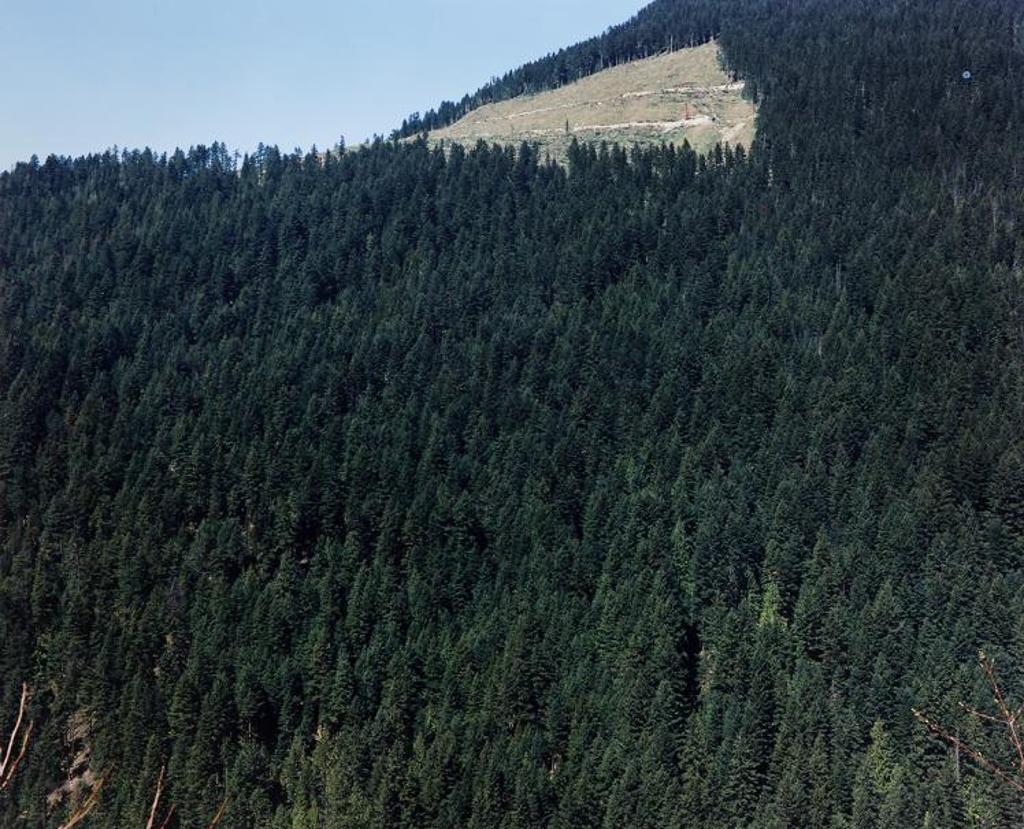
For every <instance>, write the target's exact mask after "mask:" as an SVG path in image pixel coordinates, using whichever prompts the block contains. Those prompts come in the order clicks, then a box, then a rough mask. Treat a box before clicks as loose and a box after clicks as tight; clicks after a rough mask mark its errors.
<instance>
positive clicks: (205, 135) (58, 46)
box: [0, 0, 645, 169]
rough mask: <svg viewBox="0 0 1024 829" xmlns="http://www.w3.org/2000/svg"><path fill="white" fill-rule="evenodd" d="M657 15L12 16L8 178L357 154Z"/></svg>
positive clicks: (399, 3) (450, 4)
mask: <svg viewBox="0 0 1024 829" xmlns="http://www.w3.org/2000/svg"><path fill="white" fill-rule="evenodd" d="M644 2H645V0H515V2H505V3H502V2H494V1H493V0H491V2H486V0H390V2H386V1H385V0H378V2H372V0H365V1H364V2H354V1H353V0H335V1H334V2H328V0H306V2H301V0H300V2H297V3H294V4H282V3H274V4H270V3H262V2H259V0H247V2H241V0H162V2H153V0H131V1H130V2H129V0H3V2H0V44H2V45H0V169H7V168H9V167H11V166H12V165H13V164H14V163H15V162H16V161H21V160H27V159H28V158H29V157H30V156H31V155H32V154H33V153H35V154H36V155H38V156H39V157H40V158H45V157H46V156H47V155H49V154H51V153H56V154H60V155H81V154H83V153H87V152H91V151H97V150H103V149H106V148H107V147H111V146H114V145H117V146H120V147H143V146H149V147H152V148H153V149H155V150H160V151H162V150H170V149H173V148H174V147H176V146H184V147H187V146H189V145H191V144H200V143H205V144H209V143H210V142H212V141H215V140H218V141H223V142H225V143H226V144H227V145H228V147H229V148H230V149H232V150H234V149H238V150H240V151H242V152H245V151H247V150H251V149H252V148H254V147H255V146H256V144H258V143H259V142H260V141H262V142H264V143H266V144H277V145H279V146H280V147H281V148H282V149H284V150H291V149H294V148H295V147H302V148H303V149H308V148H309V147H310V146H312V145H313V144H316V145H317V146H318V147H327V146H331V145H333V144H334V143H335V142H336V141H337V140H338V138H339V137H340V136H342V135H344V136H345V138H346V140H347V141H348V142H349V143H350V144H351V143H356V142H358V141H361V140H363V139H364V138H367V137H369V136H370V135H372V134H374V133H380V134H387V133H388V132H390V130H391V129H393V128H394V127H396V126H398V125H399V124H400V123H401V120H402V118H403V117H405V116H406V115H408V114H409V113H410V112H413V111H416V110H421V111H422V110H426V109H430V108H431V107H432V106H434V105H435V104H437V103H439V102H440V101H441V100H442V99H445V98H447V99H454V98H458V97H461V96H462V95H463V94H464V93H465V92H469V91H472V90H474V89H476V88H477V87H479V86H480V85H481V84H482V83H484V82H485V81H487V80H488V79H489V78H490V77H491V76H492V75H500V74H502V73H503V72H504V71H505V70H507V69H511V68H513V67H515V66H518V65H519V64H520V63H523V62H524V61H526V60H530V59H532V58H535V57H540V56H542V55H544V54H547V53H548V52H550V51H553V50H555V49H558V48H559V47H561V46H565V45H568V44H569V43H572V42H575V41H577V40H579V39H581V38H583V37H586V36H589V35H592V34H597V33H599V32H601V31H603V30H604V29H605V28H607V27H608V26H609V25H612V24H614V23H619V22H621V21H622V20H625V19H626V18H628V17H629V16H631V15H632V14H633V13H634V12H636V11H637V10H638V9H639V8H640V7H641V6H642V5H644Z"/></svg>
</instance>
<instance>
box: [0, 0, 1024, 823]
mask: <svg viewBox="0 0 1024 829" xmlns="http://www.w3.org/2000/svg"><path fill="white" fill-rule="evenodd" d="M712 7H714V8H718V4H717V3H715V4H711V3H698V2H692V3H691V2H686V3H678V4H675V5H673V4H671V3H667V2H659V3H657V4H655V5H654V6H652V7H651V8H650V10H649V11H648V12H645V14H644V16H643V18H642V19H643V21H645V22H644V23H643V27H646V28H642V31H644V32H648V33H653V34H651V35H650V37H648V35H647V34H645V35H644V42H649V43H651V44H654V45H652V47H651V48H656V45H657V44H660V45H664V43H662V42H661V41H658V40H657V38H658V37H661V38H663V39H664V38H665V37H669V38H672V37H674V35H673V32H678V31H679V29H678V28H673V27H674V26H676V24H678V25H679V26H682V27H689V29H688V30H689V31H691V32H693V33H694V37H695V38H696V39H700V37H704V36H705V35H711V34H717V35H718V36H719V37H720V38H721V42H722V44H723V48H724V49H725V52H726V55H727V57H728V59H729V62H730V66H731V67H733V68H734V69H735V71H737V72H739V73H741V74H742V75H744V76H745V77H746V78H747V79H748V81H749V82H750V83H751V84H752V86H753V87H755V88H756V89H757V91H758V92H757V94H758V96H759V98H761V103H760V116H759V118H760V122H759V136H758V139H757V141H756V142H755V146H754V147H753V148H751V151H750V152H749V153H748V152H746V151H745V150H744V151H741V150H739V149H735V150H734V149H732V148H720V149H719V150H717V151H716V152H713V153H711V154H710V155H709V156H707V157H698V156H696V155H695V154H694V153H693V152H692V151H690V149H689V148H687V147H682V148H674V147H667V148H660V149H645V150H633V151H629V150H626V149H623V148H619V147H611V148H609V147H602V148H598V149H594V148H588V147H582V146H576V147H574V148H573V150H572V153H571V155H570V163H569V166H568V169H563V168H561V167H559V166H557V165H553V164H548V163H544V162H542V161H541V160H540V159H538V158H537V153H536V151H535V150H533V149H531V148H530V147H528V146H523V147H521V148H519V149H518V150H515V149H512V148H498V147H488V146H484V145H482V144H481V145H479V146H478V147H477V148H476V149H474V150H472V151H469V152H467V151H464V150H462V149H460V148H457V147H456V148H453V149H452V150H451V151H450V153H448V154H445V153H442V152H440V151H432V150H430V149H429V148H428V147H427V146H426V145H425V143H423V142H411V143H408V144H400V143H388V142H381V141H379V142H376V143H375V144H373V145H372V146H370V147H367V148H363V149H360V150H358V151H354V152H334V153H328V154H317V153H312V152H311V153H309V154H307V155H304V156H303V155H301V154H298V153H296V154H293V155H284V154H281V153H280V152H279V151H278V150H276V149H274V148H264V149H261V150H260V151H259V152H258V153H257V154H255V155H254V156H251V157H248V158H246V159H245V160H244V161H242V162H241V164H236V162H235V160H234V159H233V158H232V157H231V156H229V154H228V153H227V151H226V150H225V148H224V147H222V146H219V145H215V146H213V147H210V148H203V147H199V148H195V149H193V150H191V151H189V152H187V153H185V152H177V153H175V154H174V155H172V156H169V157H164V156H160V157H158V156H155V155H154V154H153V153H151V152H149V151H139V152H125V153H122V154H114V153H106V154H103V155H96V156H90V157H87V158H82V159H77V160H70V159H61V158H50V159H48V160H47V161H45V162H43V163H37V162H35V161H33V162H32V163H28V164H22V165H19V166H18V167H17V168H16V169H15V170H13V171H12V172H9V173H5V174H2V175H0V643H2V644H0V711H12V710H14V708H15V706H16V701H17V694H18V693H19V691H20V683H21V681H22V680H23V679H24V680H26V681H28V682H29V683H30V685H31V686H32V688H33V689H34V691H35V693H34V696H33V702H32V707H33V711H32V716H33V718H34V720H35V722H36V731H35V737H34V742H33V745H32V748H31V751H30V754H29V756H28V761H27V764H26V766H25V767H24V769H23V770H21V772H20V776H19V778H18V780H17V783H16V786H15V787H14V789H13V790H12V791H11V793H10V795H9V797H10V798H11V800H10V801H9V802H5V803H4V804H3V806H2V808H0V826H2V827H7V826H15V825H18V826H22V825H28V826H44V825H48V823H47V821H48V819H49V817H48V815H47V813H46V812H47V806H46V795H47V794H49V793H50V792H52V791H54V790H55V789H57V787H58V786H60V785H61V783H63V782H64V781H65V780H66V779H67V777H68V775H69V774H70V773H81V770H82V769H81V768H77V771H75V770H74V769H72V764H73V761H74V760H75V758H76V756H77V757H78V758H79V760H78V761H77V762H78V764H79V765H81V764H82V763H84V764H85V765H86V766H87V767H88V768H89V769H91V770H92V771H93V772H94V773H101V772H104V771H106V770H108V769H111V768H114V775H113V777H112V778H111V782H110V783H109V785H108V788H107V789H106V790H105V791H104V795H103V798H102V802H101V805H100V807H99V808H98V809H97V812H96V814H95V817H94V818H93V819H94V820H95V821H97V823H102V825H110V826H121V825H126V826H127V825H141V823H142V821H141V820H140V817H141V816H142V815H143V814H144V812H145V808H146V803H147V800H148V795H149V792H150V791H151V785H152V782H151V781H153V780H155V778H156V775H157V773H158V770H159V768H160V766H161V765H162V764H164V763H166V764H167V771H168V793H167V798H168V800H167V802H168V803H170V802H173V803H175V804H176V805H177V807H178V815H179V816H180V825H181V826H186V827H191V826H202V825H205V821H207V820H208V819H209V816H210V815H211V814H212V813H213V812H214V810H215V809H216V808H217V806H218V804H219V803H220V802H221V801H222V799H223V798H224V796H225V794H227V795H229V796H230V806H229V809H228V812H227V814H226V816H225V822H224V824H223V825H230V826H270V827H312V826H332V827H334V826H338V827H346V826H351V827H361V828H362V827H395V826H416V827H454V826H459V827H481V829H482V828H483V827H487V829H492V827H508V828H509V829H512V827H535V826H551V827H559V829H561V828H562V827H566V829H567V828H568V827H594V829H603V827H620V826H630V827H633V826H637V827H640V826H650V827H665V826H669V827H696V828H697V829H700V828H701V827H708V828H709V829H710V828H711V827H738V826H743V827H748V826H752V827H773V829H774V827H780V829H781V827H807V829H812V827H813V828H814V829H817V827H821V826H829V825H833V826H864V827H868V826H870V827H876V826H886V827H888V826H893V827H907V826H925V825H933V826H940V825H943V826H944V825H970V821H974V822H975V824H976V825H984V822H985V821H988V822H989V824H988V825H991V823H992V821H994V820H995V821H998V820H1003V819H1007V818H1006V816H1007V815H1012V814H1019V804H1014V803H1013V802H1012V799H1011V798H1010V797H1009V795H1008V794H1007V793H1006V792H1003V791H1000V790H999V789H998V788H997V787H995V786H993V785H991V784H989V783H988V782H987V781H986V780H985V779H984V778H983V777H979V776H978V775H976V774H974V773H973V772H972V770H971V769H970V768H969V767H968V766H967V764H966V763H962V764H961V765H960V766H957V765H956V763H955V760H954V759H953V758H951V757H950V756H949V755H948V754H947V752H946V751H945V748H944V747H943V746H942V745H936V744H935V743H934V742H933V741H929V740H927V739H925V738H924V737H923V735H921V734H920V733H919V731H918V730H917V729H916V727H915V725H914V722H913V719H912V717H911V713H910V708H911V706H912V705H923V704H926V703H927V704H928V705H932V706H936V708H937V709H938V710H942V711H947V712H948V711H952V710H954V708H953V706H954V703H955V702H956V701H957V700H958V699H960V698H965V697H966V698H967V699H968V701H971V699H972V698H973V696H974V695H975V694H982V693H984V687H983V686H982V687H979V688H977V689H975V688H974V658H975V657H974V655H975V654H976V652H977V650H978V647H979V645H981V644H986V645H987V646H988V649H989V650H990V651H991V652H992V653H993V655H994V657H995V658H996V659H997V661H999V660H1002V661H1004V662H1005V664H1007V665H1010V664H1016V665H1020V664H1024V659H1022V653H1021V647H1022V643H1024V634H1022V628H1021V623H1020V620H1021V619H1022V618H1024V585H1022V578H1021V576H1022V567H1021V564H1022V553H1024V536H1022V526H1024V525H1022V518H1021V516H1022V508H1021V497H1020V493H1019V492H1018V491H1016V490H1017V489H1019V487H1018V486H1017V484H1018V483H1019V481H1020V480H1022V475H1024V472H1022V469H1024V464H1022V462H1021V458H1022V457H1024V439H1022V437H1021V435H1020V430H1019V424H1018V419H1019V418H1018V413H1019V412H1020V411H1022V410H1024V393H1022V392H1024V385H1022V383H1021V380H1022V373H1021V356H1020V355H1021V354H1022V353H1024V349H1022V346H1024V331H1022V329H1021V325H1020V319H1021V317H1020V312H1021V308H1022V307H1024V294H1022V292H1021V287H1020V286H1021V264H1020V263H1021V261H1022V255H1024V250H1022V249H1021V248H1020V242H1019V240H1018V236H1019V232H1018V229H1019V228H1020V227H1021V226H1022V223H1024V196H1022V194H1024V168H1022V167H1021V166H1020V164H1019V158H1020V157H1021V150H1022V139H1024V123H1022V120H1024V110H1022V108H1021V106H1020V101H1022V100H1024V95H1022V94H1021V93H1022V92H1024V90H1022V89H1021V83H1022V81H1021V79H1022V78H1024V55H1022V53H1021V51H1020V49H1019V48H1018V41H1017V40H1016V39H1015V38H1014V36H1013V33H1014V32H1016V31H1017V28H1016V26H1017V24H1018V23H1019V19H1018V14H1017V11H1016V9H1015V8H1014V5H1013V4H1011V3H1010V2H1009V0H1006V1H1005V2H1004V0H982V2H981V3H980V4H979V3H972V4H963V3H960V2H954V0H930V2H928V3H925V2H923V0H922V2H918V0H901V2H896V3H889V2H886V3H882V2H874V0H860V1H859V2H853V3H845V4H837V3H834V2H831V0H794V2H786V3H778V2H774V0H737V2H735V3H734V4H732V5H731V7H730V12H729V15H728V19H727V20H723V19H721V17H720V16H719V15H718V13H717V12H716V13H714V14H711V13H710V12H708V9H709V8H712ZM666 10H671V14H669V15H668V17H662V16H661V15H663V14H668V11H666ZM639 19H640V18H638V20H639ZM659 21H660V22H659ZM672 21H675V22H672ZM635 25H640V24H639V23H636V24H635ZM638 31H640V30H639V29H635V28H634V29H631V28H629V26H627V27H626V28H625V29H623V30H622V33H625V34H622V33H620V34H622V36H623V37H625V36H626V35H630V36H635V35H636V34H637V32H638ZM655 35H657V37H655ZM617 37H618V35H617ZM634 40H635V37H634ZM624 42H625V41H624ZM645 48H646V47H645ZM574 54H583V53H582V52H577V53H574ZM622 57H623V59H628V57H629V56H628V55H623V56H622ZM581 65H582V64H581ZM967 65H969V66H971V67H973V71H974V78H975V80H974V81H973V82H972V83H971V84H970V85H965V83H964V81H963V80H962V79H961V74H962V70H963V67H964V66H967ZM531 71H532V70H531ZM581 71H585V70H581ZM544 72H545V73H547V70H546V69H545V70H544ZM542 75H543V77H542V79H541V80H540V81H538V83H549V82H551V76H550V75H549V74H544V73H542ZM514 91H515V90H514V89H513V87H512V86H510V87H509V88H508V94H513V92H514ZM502 94H504V93H502ZM1006 677H1007V683H1008V685H1009V689H1008V690H1009V691H1010V693H1011V695H1012V696H1015V697H1017V696H1020V695H1021V694H1020V691H1021V690H1022V688H1024V684H1022V682H1024V675H1022V674H1021V673H1020V671H1019V670H1018V671H1017V673H1016V674H1013V673H1012V672H1009V671H1008V672H1007V674H1006ZM975 701H976V700H975ZM4 726H5V723H3V722H0V731H3V730H4ZM971 736H972V739H973V738H974V737H976V736H978V735H971ZM978 738H979V739H981V738H980V736H978ZM83 758H84V759H83ZM7 796H8V795H7V794H5V795H4V797H7ZM67 807H68V804H67V802H66V801H65V802H62V803H58V804H57V806H56V807H55V810H56V811H57V812H61V813H62V810H65V809H66V808H67ZM50 817H52V816H50ZM51 822H52V821H51Z"/></svg>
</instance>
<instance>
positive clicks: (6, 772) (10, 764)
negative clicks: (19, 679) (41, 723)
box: [0, 683, 35, 791]
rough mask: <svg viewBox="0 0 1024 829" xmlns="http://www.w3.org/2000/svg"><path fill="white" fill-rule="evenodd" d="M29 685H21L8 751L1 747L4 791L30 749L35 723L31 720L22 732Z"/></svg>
mask: <svg viewBox="0 0 1024 829" xmlns="http://www.w3.org/2000/svg"><path fill="white" fill-rule="evenodd" d="M28 697H29V693H28V685H27V684H26V683H22V685H21V701H20V702H19V703H18V716H17V718H16V719H15V721H14V729H13V730H12V731H11V736H10V739H9V740H8V741H7V751H6V752H4V751H3V750H2V749H0V791H3V790H4V789H6V788H7V787H8V786H10V785H11V781H12V780H13V779H14V773H15V772H16V771H17V770H18V766H20V765H21V761H22V760H23V759H24V758H25V752H27V751H28V745H29V741H30V740H31V739H32V726H33V725H34V724H35V723H32V722H30V723H29V724H28V726H27V727H26V728H25V730H24V732H22V724H23V723H24V721H25V711H26V710H27V709H28ZM19 737H20V739H21V745H20V748H19V749H18V753H17V754H15V753H14V752H15V748H16V747H17V746H18V739H19Z"/></svg>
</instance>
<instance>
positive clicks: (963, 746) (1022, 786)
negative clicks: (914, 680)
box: [911, 708, 1024, 792]
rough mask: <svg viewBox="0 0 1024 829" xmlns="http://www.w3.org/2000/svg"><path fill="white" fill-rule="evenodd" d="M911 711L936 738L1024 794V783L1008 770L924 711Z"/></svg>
mask: <svg viewBox="0 0 1024 829" xmlns="http://www.w3.org/2000/svg"><path fill="white" fill-rule="evenodd" d="M911 710H912V711H913V712H914V716H915V717H917V719H918V720H920V722H921V723H923V724H924V726H925V727H926V728H927V729H928V730H929V731H931V732H932V734H934V735H935V736H936V737H940V738H941V739H943V740H945V741H946V742H947V743H949V744H950V745H952V746H953V747H954V748H958V749H960V750H961V751H962V752H963V753H964V754H966V755H967V756H968V757H970V758H971V759H972V760H974V762H975V763H977V764H978V765H979V766H981V767H982V768H984V769H986V770H987V771H989V772H990V773H991V774H993V775H994V776H995V777H998V778H999V779H1000V780H1002V781H1003V782H1004V783H1006V784H1008V785H1010V786H1012V787H1013V788H1015V789H1017V791H1019V792H1024V782H1022V781H1021V780H1019V779H1017V778H1016V777H1014V775H1013V774H1011V773H1010V772H1008V771H1006V769H1004V768H1002V767H1001V766H999V765H998V764H997V763H995V762H994V761H992V760H989V759H988V757H986V756H985V755H984V754H983V753H982V752H981V751H979V750H978V749H976V748H974V747H973V746H971V745H969V744H968V743H965V742H964V741H963V740H961V739H960V738H959V737H957V736H956V735H954V734H951V733H950V732H949V731H947V730H946V729H945V728H943V727H942V726H941V725H939V724H938V723H937V722H936V721H935V720H933V719H931V718H930V717H929V716H928V715H927V714H925V713H924V712H923V711H920V710H918V709H917V708H914V709H911Z"/></svg>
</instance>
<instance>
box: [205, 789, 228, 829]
mask: <svg viewBox="0 0 1024 829" xmlns="http://www.w3.org/2000/svg"><path fill="white" fill-rule="evenodd" d="M227 808H228V799H227V798H226V797H225V798H224V800H223V801H221V804H220V808H219V809H217V813H216V814H215V815H214V816H213V819H212V820H211V821H210V823H209V824H208V825H207V827H206V829H216V826H217V824H218V823H220V819H221V818H222V817H224V812H225V810H226V809H227Z"/></svg>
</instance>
